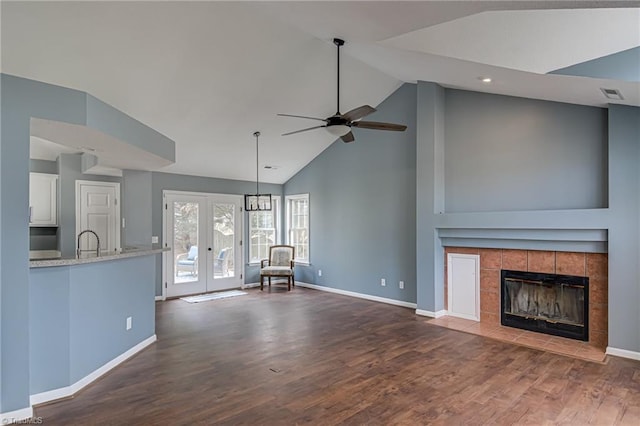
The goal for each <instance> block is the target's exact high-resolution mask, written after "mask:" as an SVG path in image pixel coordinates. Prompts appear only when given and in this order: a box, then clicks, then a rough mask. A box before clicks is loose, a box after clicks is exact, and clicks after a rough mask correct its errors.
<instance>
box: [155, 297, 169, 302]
mask: <svg viewBox="0 0 640 426" xmlns="http://www.w3.org/2000/svg"><path fill="white" fill-rule="evenodd" d="M165 300H167V298H166V297H164V296H156V302H164V301H165Z"/></svg>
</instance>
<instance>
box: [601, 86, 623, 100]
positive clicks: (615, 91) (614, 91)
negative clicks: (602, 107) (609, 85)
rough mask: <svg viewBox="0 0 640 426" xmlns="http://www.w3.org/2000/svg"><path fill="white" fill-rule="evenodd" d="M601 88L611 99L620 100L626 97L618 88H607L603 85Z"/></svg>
mask: <svg viewBox="0 0 640 426" xmlns="http://www.w3.org/2000/svg"><path fill="white" fill-rule="evenodd" d="M600 90H602V93H603V94H604V95H605V96H606V97H607V98H609V99H616V100H618V101H621V100H623V99H624V98H623V97H622V93H620V91H619V90H618V89H605V88H602V87H601V88H600Z"/></svg>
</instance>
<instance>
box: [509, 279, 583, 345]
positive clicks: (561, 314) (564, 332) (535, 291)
mask: <svg viewBox="0 0 640 426" xmlns="http://www.w3.org/2000/svg"><path fill="white" fill-rule="evenodd" d="M500 292H501V299H502V309H501V317H500V319H501V323H502V325H505V326H509V327H516V328H522V329H525V330H531V331H537V332H540V333H546V334H553V335H556V336H562V337H568V338H572V339H576V340H584V341H588V340H589V315H588V312H589V278H588V277H579V276H573V275H557V274H543V273H537V272H524V271H511V270H504V269H503V270H502V271H501V287H500Z"/></svg>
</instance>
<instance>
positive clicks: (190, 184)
mask: <svg viewBox="0 0 640 426" xmlns="http://www.w3.org/2000/svg"><path fill="white" fill-rule="evenodd" d="M151 180H152V182H151V188H150V191H151V203H152V206H153V208H152V209H151V228H152V230H153V235H157V236H158V237H159V238H160V242H161V243H163V245H164V241H162V214H163V211H164V208H163V205H164V203H163V198H162V192H163V191H168V190H170V191H190V192H205V193H212V194H235V195H243V194H246V193H250V194H251V193H254V192H255V190H256V188H255V185H256V184H255V182H249V181H241V180H230V179H215V178H207V177H200V176H189V175H177V174H171V173H160V172H153V173H152V178H151ZM260 192H269V193H271V194H273V195H282V185H274V184H265V183H261V184H260ZM246 216H247V213H245V224H246V223H248V221H247V217H246ZM247 233H248V230H247V229H244V230H243V235H244V237H243V238H244V241H246V236H247ZM248 250H249V246H248V244H244V261H245V267H244V273H245V275H244V282H245V283H254V282H258V281H259V276H260V268H259V266H256V265H249V264H247V261H248V259H249V252H248ZM160 256H161V255H158V257H160ZM156 275H157V277H158V278H157V283H156V295H158V296H160V295H161V294H162V266H161V264H160V262H158V269H157V271H156Z"/></svg>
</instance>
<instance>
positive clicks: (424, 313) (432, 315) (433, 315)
mask: <svg viewBox="0 0 640 426" xmlns="http://www.w3.org/2000/svg"><path fill="white" fill-rule="evenodd" d="M416 315H422V316H423V317H430V318H440V317H443V316H445V315H447V310H446V309H442V310H440V311H437V312H433V311H425V310H424V309H416Z"/></svg>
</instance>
